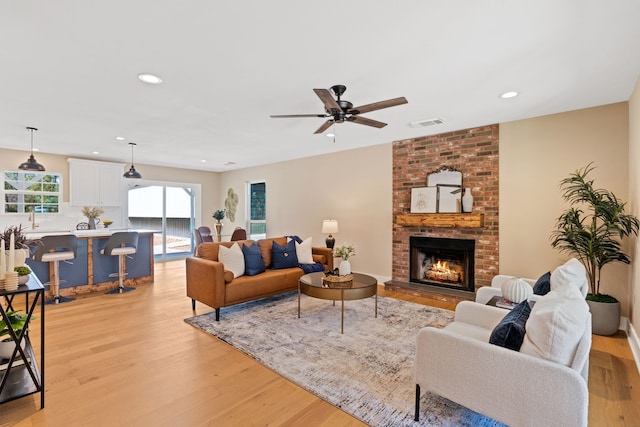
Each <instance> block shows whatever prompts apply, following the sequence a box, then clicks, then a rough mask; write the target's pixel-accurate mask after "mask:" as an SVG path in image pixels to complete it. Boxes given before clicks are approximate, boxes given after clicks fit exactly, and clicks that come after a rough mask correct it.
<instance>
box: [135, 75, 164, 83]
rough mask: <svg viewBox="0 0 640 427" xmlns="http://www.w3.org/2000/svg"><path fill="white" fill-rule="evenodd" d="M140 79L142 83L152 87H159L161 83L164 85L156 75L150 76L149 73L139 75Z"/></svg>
mask: <svg viewBox="0 0 640 427" xmlns="http://www.w3.org/2000/svg"><path fill="white" fill-rule="evenodd" d="M138 79H139V80H140V81H141V82H145V83H149V84H151V85H159V84H160V83H162V79H161V78H160V77H158V76H156V75H155V74H149V73H142V74H138Z"/></svg>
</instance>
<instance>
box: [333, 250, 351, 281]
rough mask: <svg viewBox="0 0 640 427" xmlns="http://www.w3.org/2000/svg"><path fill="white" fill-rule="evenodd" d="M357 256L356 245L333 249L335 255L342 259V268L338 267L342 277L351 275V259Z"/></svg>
mask: <svg viewBox="0 0 640 427" xmlns="http://www.w3.org/2000/svg"><path fill="white" fill-rule="evenodd" d="M355 254H356V245H354V244H350V243H345V244H344V245H341V246H337V247H335V248H334V249H333V255H334V256H336V257H339V258H342V261H340V266H339V267H338V270H339V271H340V275H341V276H344V275H347V274H351V263H350V262H349V258H351V257H352V256H355Z"/></svg>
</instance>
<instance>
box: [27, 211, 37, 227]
mask: <svg viewBox="0 0 640 427" xmlns="http://www.w3.org/2000/svg"><path fill="white" fill-rule="evenodd" d="M29 221H31V229H32V230H35V229H36V227H38V224H36V213H35V211H31V212H29Z"/></svg>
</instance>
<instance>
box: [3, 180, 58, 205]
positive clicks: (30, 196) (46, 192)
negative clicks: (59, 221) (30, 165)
mask: <svg viewBox="0 0 640 427" xmlns="http://www.w3.org/2000/svg"><path fill="white" fill-rule="evenodd" d="M2 181H3V182H2V184H3V185H2V188H3V191H4V197H3V200H4V203H3V204H2V212H3V213H29V212H40V213H58V212H60V204H61V202H62V178H61V176H60V174H57V173H48V172H30V171H4V172H3V173H2Z"/></svg>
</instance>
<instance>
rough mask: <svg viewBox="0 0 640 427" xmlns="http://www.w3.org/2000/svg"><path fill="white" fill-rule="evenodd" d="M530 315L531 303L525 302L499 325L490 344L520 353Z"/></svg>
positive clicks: (494, 330) (492, 335)
mask: <svg viewBox="0 0 640 427" xmlns="http://www.w3.org/2000/svg"><path fill="white" fill-rule="evenodd" d="M529 314H531V307H530V306H529V302H528V301H527V300H524V301H522V302H521V303H520V304H518V305H517V306H515V307H514V308H513V310H511V311H510V312H509V313H507V315H506V316H504V318H503V319H502V320H501V321H500V323H498V325H497V326H496V327H495V328H494V329H493V331H492V332H491V337H489V342H490V343H491V344H495V345H499V346H501V347H506V348H508V349H510V350H515V351H520V347H522V342H523V341H524V334H525V327H524V325H525V323H527V319H528V318H529Z"/></svg>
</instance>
